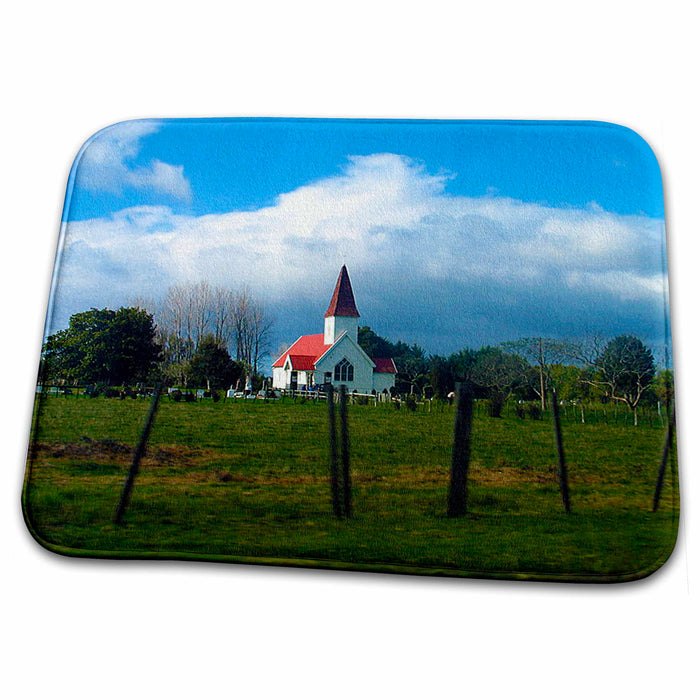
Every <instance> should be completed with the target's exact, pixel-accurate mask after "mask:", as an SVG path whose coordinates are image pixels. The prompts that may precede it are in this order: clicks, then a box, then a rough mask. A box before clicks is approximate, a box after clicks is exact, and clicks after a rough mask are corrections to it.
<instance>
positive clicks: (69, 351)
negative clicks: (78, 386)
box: [44, 307, 161, 385]
mask: <svg viewBox="0 0 700 700" xmlns="http://www.w3.org/2000/svg"><path fill="white" fill-rule="evenodd" d="M160 350H161V348H160V345H159V344H158V343H157V342H156V329H155V325H154V323H153V316H152V315H151V314H149V313H147V312H146V311H144V310H143V309H138V308H132V307H121V308H120V309H119V310H117V311H113V310H111V309H90V310H89V311H83V312H81V313H77V314H73V315H72V316H71V317H70V322H69V324H68V328H67V329H65V330H62V331H58V333H55V334H53V335H51V336H49V337H48V338H47V340H46V345H45V348H44V362H45V372H46V373H47V376H48V377H53V378H58V377H61V378H65V379H68V380H72V381H76V382H105V383H107V384H112V385H124V384H129V383H135V382H138V381H143V380H145V379H146V377H147V376H148V374H149V372H150V371H151V370H152V369H153V368H154V366H155V364H156V362H157V361H158V359H159V357H160Z"/></svg>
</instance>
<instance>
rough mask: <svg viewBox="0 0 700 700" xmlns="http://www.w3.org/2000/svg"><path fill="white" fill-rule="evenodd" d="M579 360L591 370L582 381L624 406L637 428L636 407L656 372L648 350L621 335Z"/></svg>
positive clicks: (652, 357) (640, 342) (630, 336)
mask: <svg viewBox="0 0 700 700" xmlns="http://www.w3.org/2000/svg"><path fill="white" fill-rule="evenodd" d="M581 357H582V358H584V361H586V363H587V364H588V365H589V366H590V367H591V368H592V369H593V370H594V373H593V375H592V377H590V378H586V377H585V376H584V377H583V378H582V381H584V382H586V383H588V384H591V385H593V386H597V387H600V388H603V389H604V390H605V391H606V393H607V395H608V396H609V397H610V399H612V400H613V401H620V402H623V403H625V404H627V406H628V407H629V409H630V410H631V411H632V412H633V413H634V424H635V425H637V407H638V406H639V402H640V401H641V399H642V397H643V396H644V393H645V392H646V391H647V389H649V387H650V386H651V385H652V383H653V381H654V376H655V373H656V368H655V365H654V356H653V354H652V352H651V350H650V349H649V348H648V347H647V346H646V345H644V344H643V343H642V341H641V340H639V338H635V337H634V336H632V335H620V336H617V338H613V340H611V341H610V342H609V343H608V344H607V345H606V346H605V347H604V348H603V349H602V351H600V352H599V353H597V354H596V355H595V356H594V357H592V358H590V357H589V358H588V359H586V356H585V355H581Z"/></svg>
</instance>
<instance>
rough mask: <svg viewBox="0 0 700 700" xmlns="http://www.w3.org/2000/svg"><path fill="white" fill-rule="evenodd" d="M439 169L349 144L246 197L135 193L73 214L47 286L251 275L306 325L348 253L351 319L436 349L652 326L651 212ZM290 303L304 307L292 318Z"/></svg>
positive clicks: (104, 291)
mask: <svg viewBox="0 0 700 700" xmlns="http://www.w3.org/2000/svg"><path fill="white" fill-rule="evenodd" d="M132 143H133V142H132V141H129V140H128V139H127V148H128V147H129V144H132ZM450 177H451V175H450V174H448V173H438V174H432V173H430V172H428V171H427V170H426V168H425V166H424V165H423V164H421V163H417V162H415V161H413V160H411V159H409V158H406V157H404V156H400V155H395V154H388V153H385V154H375V155H370V156H353V157H350V158H349V159H348V163H347V166H346V168H345V169H344V170H343V171H342V172H341V173H340V174H338V175H336V176H333V177H327V178H325V179H322V180H319V181H317V182H313V183H310V184H308V185H305V186H303V187H299V188H297V189H295V190H293V191H291V192H287V193H284V194H281V195H280V196H279V197H278V198H277V200H276V201H275V202H274V204H273V205H272V206H268V207H264V208H260V209H257V210H254V211H234V212H230V213H225V214H212V215H206V216H198V217H192V216H184V215H178V214H175V213H173V211H172V210H171V209H170V208H168V207H165V206H158V207H156V206H141V207H135V208H130V209H125V210H123V211H120V212H117V213H116V214H114V215H112V216H110V217H109V218H103V219H93V220H88V221H77V222H70V223H68V224H67V225H66V238H65V240H66V255H65V258H64V261H63V270H62V278H63V280H64V288H63V290H62V296H61V299H60V300H59V301H60V303H61V304H62V305H63V306H64V307H65V309H66V310H67V309H68V308H69V307H75V308H72V310H73V311H75V310H81V309H82V308H85V307H86V306H91V305H99V304H109V303H112V304H114V303H117V302H116V299H117V298H119V299H121V300H125V299H128V298H130V297H131V298H133V297H136V296H142V295H144V294H148V295H150V296H155V297H157V296H160V295H162V294H163V293H164V292H165V290H166V288H167V286H168V285H169V284H172V283H176V282H197V281H199V280H202V279H206V280H208V281H209V282H210V283H212V284H216V285H226V286H234V287H236V286H241V285H248V286H249V287H250V288H251V289H252V290H253V291H254V292H255V293H256V294H258V295H259V296H260V297H261V298H263V299H264V300H265V301H266V303H267V304H268V306H270V307H271V308H272V309H273V312H274V314H275V316H276V317H277V318H278V319H280V323H278V329H282V330H284V329H285V328H286V326H287V325H288V326H289V328H290V329H291V328H292V326H294V328H296V329H297V331H298V332H297V335H298V334H300V333H302V332H316V331H317V330H318V328H317V327H316V325H311V327H309V325H310V324H314V323H315V324H319V323H320V321H318V319H317V318H316V316H318V315H319V313H320V314H321V315H322V313H323V311H324V310H325V305H327V303H328V297H329V295H330V292H331V291H332V288H333V284H334V282H335V277H336V276H337V273H338V269H339V268H340V266H341V265H342V264H347V265H348V267H349V270H350V274H351V277H352V279H353V284H354V286H355V290H356V296H357V301H358V305H359V308H360V312H361V313H362V315H363V322H366V323H369V324H370V325H372V326H373V327H376V328H377V330H378V331H380V332H382V333H384V334H386V335H388V336H390V337H393V338H399V337H400V338H402V339H405V340H408V341H411V342H412V341H416V342H419V343H421V344H424V345H425V346H426V347H428V348H429V349H432V350H434V351H440V352H443V351H447V350H451V349H456V348H458V347H462V346H464V345H479V344H481V343H484V342H500V341H501V340H506V339H508V338H512V337H518V336H520V335H551V336H559V337H562V336H564V335H569V336H570V335H576V334H582V333H584V332H588V331H595V332H610V333H616V332H637V333H639V334H646V335H647V336H650V335H653V336H654V337H655V338H656V337H657V336H658V337H662V336H663V325H664V323H665V320H664V313H665V296H664V293H665V289H666V278H665V273H664V270H663V268H662V255H663V246H664V236H665V234H664V228H663V222H662V221H660V220H657V219H652V218H648V217H644V216H621V215H617V214H613V213H610V212H606V211H604V210H602V209H601V208H600V207H598V206H594V205H593V206H589V207H586V208H583V209H581V208H566V207H561V208H558V207H551V206H544V205H541V204H536V203H529V202H521V201H517V200H513V199H508V198H506V197H501V196H498V195H489V196H484V197H465V196H453V195H450V194H448V193H447V191H446V187H447V183H448V180H449V178H450ZM105 279H107V280H110V284H107V285H106V284H105ZM112 281H113V283H114V285H118V286H113V285H112V284H111V282H112ZM90 290H92V296H90ZM299 309H307V310H308V317H307V318H299V317H298V316H295V317H294V318H293V319H291V320H289V318H290V314H291V313H292V310H293V313H294V314H298V313H302V314H303V313H304V312H300V311H299ZM66 313H67V311H66ZM285 319H286V320H285ZM287 321H288V323H287ZM282 330H280V332H282ZM290 332H292V331H291V330H290ZM294 337H296V335H295V336H294Z"/></svg>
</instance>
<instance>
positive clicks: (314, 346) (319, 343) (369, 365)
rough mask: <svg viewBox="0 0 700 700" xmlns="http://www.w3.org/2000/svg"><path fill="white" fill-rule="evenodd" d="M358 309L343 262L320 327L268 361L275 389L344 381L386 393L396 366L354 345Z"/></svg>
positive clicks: (350, 385)
mask: <svg viewBox="0 0 700 700" xmlns="http://www.w3.org/2000/svg"><path fill="white" fill-rule="evenodd" d="M359 318H360V313H359V312H358V310H357V306H356V305H355V296H354V294H353V292H352V285H351V284H350V276H349V275H348V271H347V268H346V267H345V265H343V267H342V269H341V270H340V275H339V276H338V281H337V283H336V285H335V291H334V292H333V297H332V298H331V303H330V305H329V306H328V311H326V313H325V316H324V332H323V333H318V334H316V335H302V336H301V338H299V340H297V341H296V342H295V343H294V344H293V345H292V346H291V347H290V348H289V349H288V350H287V351H286V352H284V353H283V354H282V355H281V356H280V357H279V358H278V359H277V360H276V361H275V362H274V363H273V365H272V386H273V387H274V388H275V389H286V390H295V391H296V390H297V389H311V388H312V387H314V386H317V385H321V384H332V385H334V386H336V387H338V386H340V385H341V384H345V385H346V386H347V388H348V391H350V392H353V391H356V392H357V393H359V394H371V393H377V394H381V393H385V392H389V390H390V389H391V387H393V386H394V382H395V380H396V365H395V364H394V360H393V359H392V358H388V357H369V355H367V353H366V352H365V351H364V350H363V349H362V348H361V347H360V346H359V345H358V342H357V330H358V325H359V321H358V319H359Z"/></svg>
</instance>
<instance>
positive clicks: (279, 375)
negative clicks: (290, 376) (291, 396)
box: [272, 367, 287, 389]
mask: <svg viewBox="0 0 700 700" xmlns="http://www.w3.org/2000/svg"><path fill="white" fill-rule="evenodd" d="M272 386H273V387H274V388H275V389H286V388H287V372H286V371H285V369H284V368H283V367H273V368H272Z"/></svg>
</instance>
